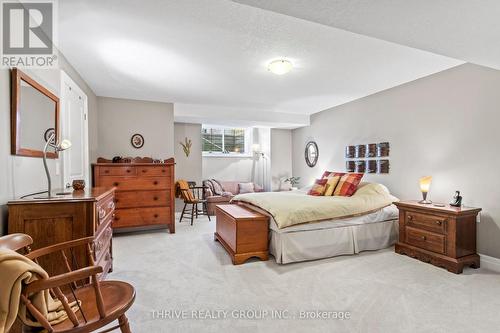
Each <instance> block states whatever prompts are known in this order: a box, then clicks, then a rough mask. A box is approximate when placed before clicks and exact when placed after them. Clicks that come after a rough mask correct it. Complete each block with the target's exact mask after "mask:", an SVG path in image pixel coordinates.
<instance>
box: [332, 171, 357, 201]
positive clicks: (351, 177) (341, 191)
mask: <svg viewBox="0 0 500 333" xmlns="http://www.w3.org/2000/svg"><path fill="white" fill-rule="evenodd" d="M361 178H363V174H362V173H346V174H345V175H343V176H342V177H341V178H340V180H339V183H338V184H337V187H336V188H335V191H334V192H333V195H338V196H342V197H350V196H351V195H353V194H354V192H356V190H357V189H358V185H359V183H360V182H361Z"/></svg>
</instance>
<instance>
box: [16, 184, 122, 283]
mask: <svg viewBox="0 0 500 333" xmlns="http://www.w3.org/2000/svg"><path fill="white" fill-rule="evenodd" d="M114 192H115V190H114V188H112V187H111V188H93V189H88V190H85V191H83V190H81V191H74V192H72V193H68V194H65V195H56V196H52V197H51V198H41V199H40V198H36V197H33V196H30V197H26V198H24V199H19V200H12V201H9V202H8V203H7V205H8V207H9V224H8V232H9V234H13V233H23V234H27V235H30V236H31V238H33V245H32V250H36V249H39V248H44V247H47V246H50V245H54V244H59V243H63V242H67V241H71V240H75V239H80V238H84V237H94V246H93V255H94V258H93V259H94V262H95V264H96V265H98V266H102V268H103V273H102V274H101V275H100V276H99V279H101V280H102V279H104V278H105V277H106V274H107V273H108V272H110V271H111V270H112V268H113V249H112V236H113V230H112V229H111V222H112V219H113V217H114V210H115V203H114ZM66 256H68V260H69V262H71V264H72V266H73V267H72V269H73V270H74V269H77V268H82V267H87V266H88V265H89V258H87V255H86V252H85V249H83V248H82V249H76V250H75V251H73V252H71V253H69V252H68V253H66ZM39 261H40V265H41V266H42V267H43V268H44V269H45V270H46V271H47V273H49V275H50V276H55V275H58V274H62V273H66V272H67V269H66V268H65V267H62V266H63V265H61V257H60V256H59V255H58V254H54V255H48V256H46V257H42V258H40V259H39Z"/></svg>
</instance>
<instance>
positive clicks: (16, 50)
mask: <svg viewBox="0 0 500 333" xmlns="http://www.w3.org/2000/svg"><path fill="white" fill-rule="evenodd" d="M54 5H55V4H54V2H52V1H50V0H49V1H43V2H34V1H30V2H10V1H3V2H2V66H3V67H54V66H55V61H56V60H57V56H56V55H55V54H54V51H55V49H54V46H53V45H54V43H53V42H54V30H55V29H54V7H55V6H54Z"/></svg>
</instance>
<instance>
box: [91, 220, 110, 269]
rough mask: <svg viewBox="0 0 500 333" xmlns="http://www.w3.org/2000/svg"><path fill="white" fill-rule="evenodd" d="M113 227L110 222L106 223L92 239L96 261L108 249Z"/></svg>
mask: <svg viewBox="0 0 500 333" xmlns="http://www.w3.org/2000/svg"><path fill="white" fill-rule="evenodd" d="M112 237H113V229H112V228H111V223H109V224H107V225H106V227H105V228H104V230H102V231H101V232H100V233H99V234H98V235H97V236H96V238H95V240H94V257H95V260H96V261H99V260H101V258H102V257H103V255H104V254H105V253H107V252H109V251H110V248H111V238H112Z"/></svg>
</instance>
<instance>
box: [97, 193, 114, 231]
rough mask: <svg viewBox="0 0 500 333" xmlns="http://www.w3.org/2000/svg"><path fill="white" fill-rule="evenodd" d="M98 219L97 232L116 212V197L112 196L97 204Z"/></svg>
mask: <svg viewBox="0 0 500 333" xmlns="http://www.w3.org/2000/svg"><path fill="white" fill-rule="evenodd" d="M96 207H97V208H96V209H97V212H96V213H97V214H96V215H97V219H96V230H97V229H98V228H99V225H101V224H103V223H104V222H105V221H107V220H109V219H110V218H111V217H112V215H113V213H114V211H115V201H114V196H112V195H110V196H108V197H106V198H104V199H102V200H100V201H98V202H97V205H96Z"/></svg>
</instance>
